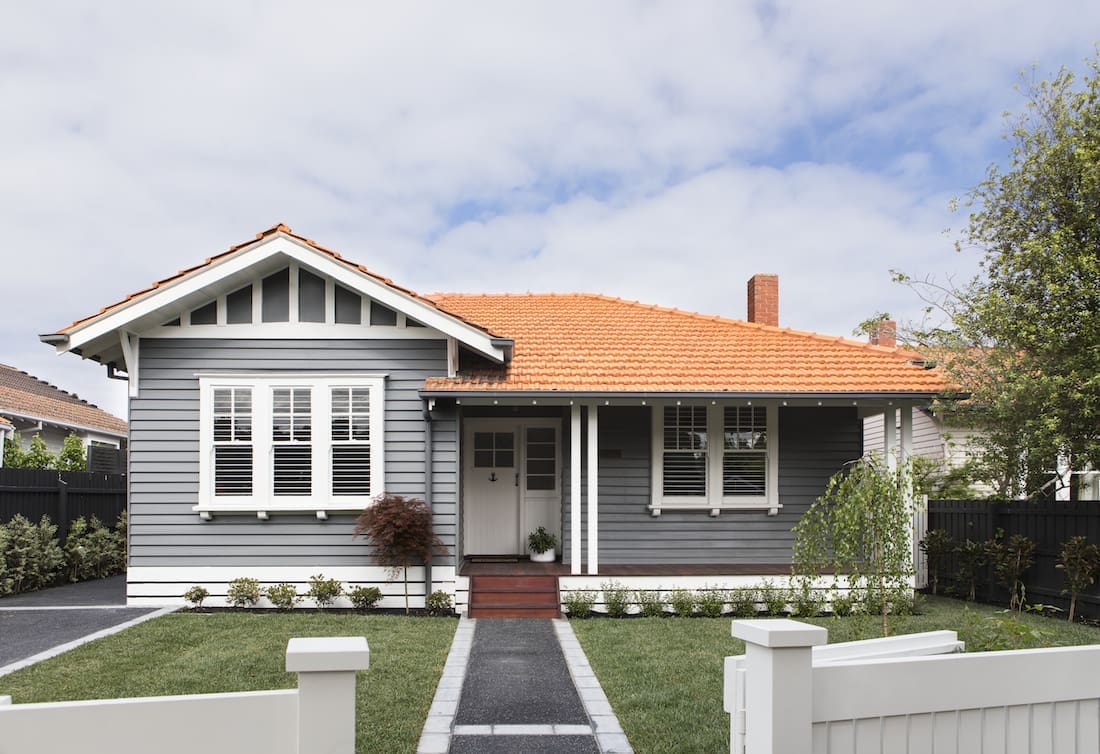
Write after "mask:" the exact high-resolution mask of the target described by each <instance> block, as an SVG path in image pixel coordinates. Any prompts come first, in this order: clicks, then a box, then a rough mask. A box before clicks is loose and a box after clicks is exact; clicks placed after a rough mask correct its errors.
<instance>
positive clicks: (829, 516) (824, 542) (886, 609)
mask: <svg viewBox="0 0 1100 754" xmlns="http://www.w3.org/2000/svg"><path fill="white" fill-rule="evenodd" d="M909 490H910V470H909V465H908V464H903V465H902V466H901V468H900V469H899V470H897V471H892V470H890V469H888V468H886V466H885V464H884V463H882V461H881V460H880V459H876V458H864V459H861V460H859V461H856V462H854V463H852V464H849V466H848V468H847V469H844V470H842V471H840V472H838V473H836V474H834V475H833V477H832V478H831V479H829V484H828V486H827V487H826V489H825V494H824V495H822V496H821V497H819V498H818V499H817V501H816V502H814V504H813V505H812V506H810V510H809V511H807V512H806V514H805V515H803V516H802V519H801V520H800V521H799V522H798V524H796V525H795V527H794V534H795V537H796V540H795V546H794V562H795V572H796V573H797V574H799V575H802V576H807V577H812V576H815V575H817V574H818V573H820V572H821V570H822V569H824V568H833V569H835V571H836V572H837V573H838V574H841V573H843V574H846V575H847V577H848V583H849V585H850V587H851V588H853V589H855V588H858V589H861V590H863V591H865V593H866V594H867V595H868V597H869V602H870V604H873V605H875V606H876V608H877V609H878V611H879V612H880V614H881V617H882V635H883V636H888V635H889V633H890V624H889V619H888V616H889V613H890V608H891V604H893V605H897V604H899V603H900V602H901V600H899V599H898V598H900V597H902V596H903V595H904V594H905V593H908V594H909V595H910V596H911V595H912V586H911V584H910V581H909V579H910V577H911V576H912V575H913V558H912V551H911V544H910V539H909V537H910V522H911V519H912V505H911V503H910V495H909Z"/></svg>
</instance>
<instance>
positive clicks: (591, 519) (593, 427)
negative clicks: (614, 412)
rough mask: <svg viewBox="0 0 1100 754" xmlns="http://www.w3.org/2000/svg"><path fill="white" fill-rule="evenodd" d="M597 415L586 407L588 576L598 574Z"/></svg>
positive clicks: (596, 407)
mask: <svg viewBox="0 0 1100 754" xmlns="http://www.w3.org/2000/svg"><path fill="white" fill-rule="evenodd" d="M599 414H600V409H599V407H598V406H597V405H595V404H592V405H591V406H589V407H588V575H589V576H595V575H597V574H598V573H599V572H600V555H599V549H600V548H599V545H600V503H599V498H600V494H599V489H600V474H599V466H600V462H599V431H600V427H599V423H600V422H599Z"/></svg>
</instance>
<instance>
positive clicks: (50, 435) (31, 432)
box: [11, 418, 118, 455]
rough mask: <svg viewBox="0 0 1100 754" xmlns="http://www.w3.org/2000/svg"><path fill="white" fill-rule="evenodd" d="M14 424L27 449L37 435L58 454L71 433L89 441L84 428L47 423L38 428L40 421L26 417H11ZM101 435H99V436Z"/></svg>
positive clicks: (52, 451)
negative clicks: (33, 420) (67, 427)
mask: <svg viewBox="0 0 1100 754" xmlns="http://www.w3.org/2000/svg"><path fill="white" fill-rule="evenodd" d="M11 423H12V425H13V426H14V427H15V431H16V432H17V433H18V437H19V444H20V445H21V446H22V447H23V448H24V449H26V450H29V449H30V447H31V439H32V438H33V437H35V436H36V435H38V436H41V438H42V439H43V440H45V441H46V449H47V450H49V451H50V452H51V453H53V454H54V455H56V454H57V453H58V452H60V450H61V446H62V445H63V444H64V443H65V438H66V437H68V436H69V435H70V434H75V435H76V436H77V437H79V438H81V439H82V440H84V441H85V442H87V436H88V433H87V432H85V431H82V430H75V429H62V428H61V427H56V426H53V425H45V426H43V427H42V429H38V422H32V421H26V420H24V419H17V418H13V419H11ZM98 437H99V436H98V435H97V438H98ZM114 444H115V445H118V440H115V441H114Z"/></svg>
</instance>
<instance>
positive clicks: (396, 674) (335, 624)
mask: <svg viewBox="0 0 1100 754" xmlns="http://www.w3.org/2000/svg"><path fill="white" fill-rule="evenodd" d="M456 626H457V622H456V621H454V620H446V619H424V618H405V617H403V616H390V615H366V616H363V615H324V614H305V615H302V614H294V613H285V614H284V613H270V614H266V613H265V614H259V613H211V614H198V613H176V614H172V615H166V616H164V617H163V618H157V619H155V620H152V621H149V622H147V623H142V624H140V625H138V626H134V627H133V628H130V629H127V630H126V631H123V632H121V633H118V634H115V635H113V636H108V637H106V638H103V639H100V640H98V641H95V642H92V643H89V644H85V645H83V646H80V647H77V648H76V649H74V650H72V651H70V652H66V653H65V654H63V655H59V656H57V657H54V658H52V659H49V660H46V661H44V662H40V663H38V664H36V665H32V666H30V667H28V668H23V669H22V670H18V671H16V672H14V673H12V674H11V675H7V676H2V677H0V694H10V695H11V696H12V700H13V701H14V702H15V703H17V704H18V703H29V702H54V701H65V700H70V699H71V700H76V699H110V698H118V697H129V696H157V695H161V694H208V693H219V692H227V691H260V690H265V689H280V688H294V687H295V686H296V685H297V675H296V674H295V673H287V672H286V671H285V670H284V667H285V663H286V644H287V641H288V640H289V639H290V638H292V637H295V636H366V637H367V642H368V643H369V645H370V651H371V657H370V662H371V667H370V670H367V671H364V672H360V673H359V674H358V682H357V684H356V709H357V712H356V750H357V751H386V752H413V751H416V744H417V741H418V740H419V738H420V732H421V729H422V728H423V726H424V720H425V718H426V717H427V715H428V707H429V706H431V702H432V697H433V695H434V694H435V688H436V686H437V685H438V682H439V676H440V674H441V673H442V672H443V663H444V662H445V660H446V659H447V651H448V649H449V648H450V645H451V639H452V637H453V636H454V631H455V628H456Z"/></svg>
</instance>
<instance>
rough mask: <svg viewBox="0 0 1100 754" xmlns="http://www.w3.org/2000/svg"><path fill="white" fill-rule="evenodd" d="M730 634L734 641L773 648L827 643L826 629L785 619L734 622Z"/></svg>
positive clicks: (812, 645)
mask: <svg viewBox="0 0 1100 754" xmlns="http://www.w3.org/2000/svg"><path fill="white" fill-rule="evenodd" d="M730 633H731V634H732V635H733V638H735V639H743V640H744V641H746V642H749V643H751V644H757V645H759V646H762V647H774V648H780V647H815V646H817V645H819V644H825V643H826V642H828V641H829V632H828V631H827V630H826V629H824V628H821V627H820V626H811V625H810V624H809V623H801V622H799V621H796V620H789V619H787V618H764V619H760V620H735V621H733V625H732V626H731V627H730Z"/></svg>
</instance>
